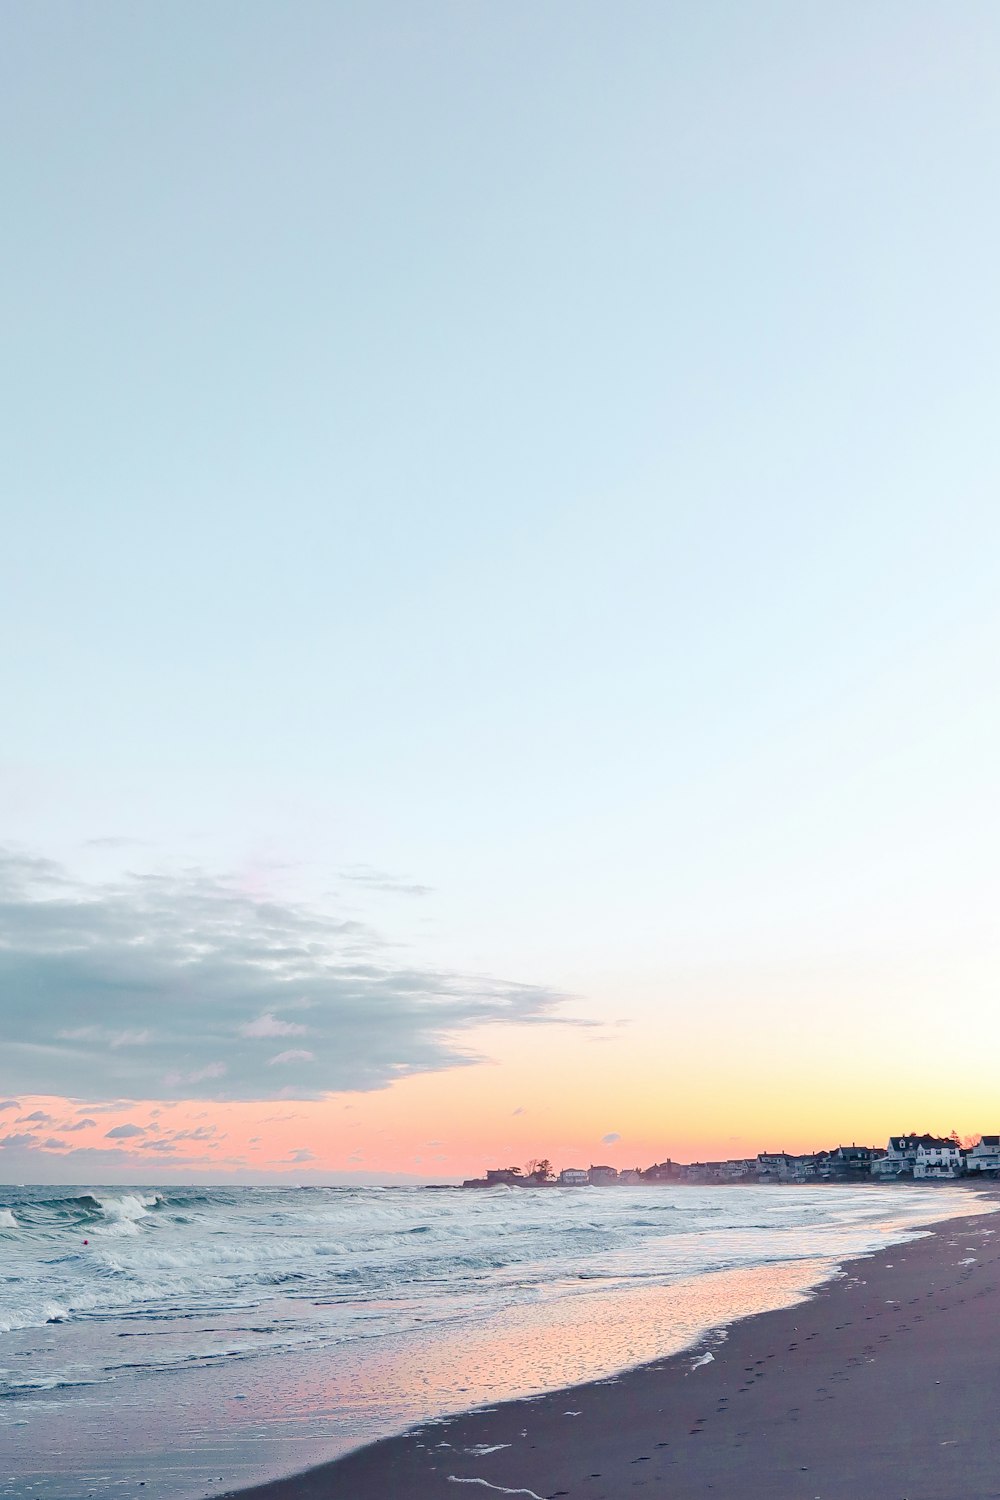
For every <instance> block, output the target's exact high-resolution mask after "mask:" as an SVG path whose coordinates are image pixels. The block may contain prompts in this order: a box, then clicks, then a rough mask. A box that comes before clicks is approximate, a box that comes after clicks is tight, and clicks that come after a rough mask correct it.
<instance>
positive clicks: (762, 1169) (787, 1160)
mask: <svg viewBox="0 0 1000 1500" xmlns="http://www.w3.org/2000/svg"><path fill="white" fill-rule="evenodd" d="M793 1160H794V1158H793V1157H791V1156H789V1154H788V1152H787V1151H758V1153H757V1167H756V1170H757V1181H758V1182H787V1181H788V1178H789V1175H790V1173H791V1163H792V1161H793Z"/></svg>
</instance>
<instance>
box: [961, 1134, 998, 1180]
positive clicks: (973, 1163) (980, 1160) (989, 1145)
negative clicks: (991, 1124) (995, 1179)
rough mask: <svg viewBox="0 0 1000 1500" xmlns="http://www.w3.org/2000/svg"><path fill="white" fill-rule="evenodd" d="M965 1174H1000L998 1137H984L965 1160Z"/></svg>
mask: <svg viewBox="0 0 1000 1500" xmlns="http://www.w3.org/2000/svg"><path fill="white" fill-rule="evenodd" d="M965 1169H966V1171H967V1172H1000V1135H984V1136H982V1137H980V1140H979V1141H978V1143H977V1144H976V1145H975V1146H973V1147H972V1150H971V1151H970V1152H969V1153H968V1155H967V1156H966V1158H965Z"/></svg>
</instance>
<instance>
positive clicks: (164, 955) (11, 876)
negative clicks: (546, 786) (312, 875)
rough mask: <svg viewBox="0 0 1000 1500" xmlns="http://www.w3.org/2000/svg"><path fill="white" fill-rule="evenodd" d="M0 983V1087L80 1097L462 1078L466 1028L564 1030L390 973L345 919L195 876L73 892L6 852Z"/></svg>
mask: <svg viewBox="0 0 1000 1500" xmlns="http://www.w3.org/2000/svg"><path fill="white" fill-rule="evenodd" d="M376 873H377V872H376ZM0 987H2V990H3V993H5V994H7V995H9V996H11V997H12V999H13V1001H14V1003H12V1004H11V1006H10V1008H9V1013H8V1016H7V1018H6V1022H5V1037H4V1046H3V1048H2V1049H0V1087H5V1088H8V1089H18V1090H20V1091H22V1092H23V1093H25V1094H34V1095H54V1094H62V1095H70V1096H73V1095H75V1096H76V1097H77V1098H80V1097H81V1095H82V1096H83V1098H84V1099H86V1098H87V1096H88V1095H89V1096H90V1097H91V1098H95V1099H102V1100H105V1099H109V1098H116V1099H122V1098H126V1099H140V1098H141V1099H183V1098H204V1099H262V1098H277V1097H285V1098H318V1097H321V1096H322V1095H324V1094H326V1093H331V1092H336V1091H339V1090H347V1089H350V1090H363V1089H373V1088H379V1087H382V1086H383V1085H385V1084H386V1083H388V1082H390V1081H391V1080H393V1079H395V1078H399V1077H402V1076H405V1075H407V1074H411V1073H418V1072H427V1071H434V1070H437V1069H441V1068H447V1067H456V1066H462V1065H464V1064H466V1063H468V1062H469V1061H472V1060H473V1056H474V1055H473V1054H472V1053H471V1052H470V1051H469V1050H468V1048H467V1045H463V1034H464V1033H468V1032H469V1031H470V1030H471V1029H473V1028H475V1027H477V1026H479V1025H483V1024H496V1023H508V1024H518V1025H537V1024H545V1023H552V1022H554V1021H557V1020H558V1021H560V1022H562V1023H564V1024H565V1018H563V1017H562V1016H560V1015H559V1014H558V1007H559V1005H560V1003H561V1001H562V1000H563V998H564V997H563V996H561V995H559V994H558V993H556V992H554V991H552V990H549V989H544V988H541V987H538V986H534V985H528V984H518V983H512V982H507V981H503V980H497V979H493V978H489V977H482V976H467V975H463V974H459V973H453V972H448V971H444V970H436V969H429V968H421V967H418V966H403V965H400V964H399V962H398V958H397V957H396V954H395V951H394V950H393V949H392V948H391V947H390V946H389V945H388V944H386V943H384V942H383V941H382V940H381V939H380V938H379V937H378V936H377V935H376V934H375V933H373V932H372V931H371V930H370V929H368V928H367V927H365V926H363V925H362V924H360V923H358V922H356V921H353V920H347V919H340V918H337V917H335V916H331V915H328V914H326V913H323V912H318V911H315V910H312V909H310V908H309V907H306V906H303V905H293V904H291V903H287V902H284V903H283V902H277V901H271V900H268V899H266V898H264V897H261V896H257V895H253V894H248V893H247V892H246V891H245V890H244V889H242V888H240V887H238V886H237V885H236V884H234V883H231V882H229V881H226V880H223V879H218V878H215V877H213V876H210V875H206V874H203V873H201V872H199V871H186V872H183V873H181V874H158V875H148V874H147V875H130V876H128V877H126V878H124V879H122V880H120V881H116V882H114V883H108V884H101V885H95V884H85V883H83V882H80V881H77V880H75V879H73V878H72V877H71V876H70V875H68V874H67V873H66V872H65V871H64V870H62V869H61V868H60V867H59V866H57V865H55V864H53V863H52V862H51V861H47V860H43V859H39V858H37V857H35V856H28V855H21V854H16V853H11V852H6V853H5V852H2V851H0ZM28 996H30V997H31V1003H30V1004H28V1003H26V997H28ZM19 1000H21V1001H23V1002H25V1003H17V1002H18V1001H19ZM299 1017H301V1019H299ZM577 1024H579V1023H577ZM305 1034H308V1038H309V1045H308V1047H303V1048H293V1049H288V1050H286V1051H284V1052H278V1053H277V1054H276V1053H275V1052H274V1050H273V1046H271V1047H269V1046H268V1042H269V1041H273V1039H274V1038H275V1037H283V1036H288V1037H291V1036H300V1035H305ZM85 1090H86V1092H85ZM98 1108H101V1106H87V1105H84V1109H86V1110H87V1112H88V1114H89V1115H93V1114H94V1113H96V1111H97V1109H98Z"/></svg>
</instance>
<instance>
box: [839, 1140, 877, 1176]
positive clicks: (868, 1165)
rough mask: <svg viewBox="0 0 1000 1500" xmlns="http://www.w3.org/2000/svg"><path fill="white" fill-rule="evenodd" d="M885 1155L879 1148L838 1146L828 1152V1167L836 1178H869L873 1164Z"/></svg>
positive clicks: (852, 1145)
mask: <svg viewBox="0 0 1000 1500" xmlns="http://www.w3.org/2000/svg"><path fill="white" fill-rule="evenodd" d="M884 1155H885V1152H884V1151H883V1150H882V1148H881V1146H856V1145H854V1144H853V1143H852V1144H851V1145H850V1146H838V1147H837V1149H836V1151H831V1152H830V1160H829V1165H830V1167H831V1169H832V1175H834V1176H836V1177H841V1178H843V1177H870V1176H871V1174H872V1166H873V1163H875V1162H877V1161H880V1160H881V1158H882V1157H883V1156H884Z"/></svg>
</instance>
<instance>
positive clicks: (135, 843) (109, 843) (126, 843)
mask: <svg viewBox="0 0 1000 1500" xmlns="http://www.w3.org/2000/svg"><path fill="white" fill-rule="evenodd" d="M147 845H148V840H147V839H129V838H117V837H116V836H115V835H114V834H110V835H108V836H106V837H105V838H100V839H85V840H84V845H83V847H84V848H85V849H142V848H145V847H146V846H147Z"/></svg>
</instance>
